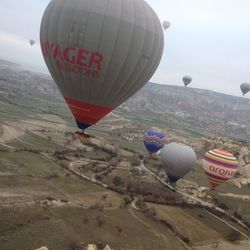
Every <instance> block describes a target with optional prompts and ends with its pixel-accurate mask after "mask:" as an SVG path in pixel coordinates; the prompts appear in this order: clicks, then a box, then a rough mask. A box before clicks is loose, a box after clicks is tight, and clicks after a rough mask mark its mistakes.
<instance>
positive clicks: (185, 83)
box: [182, 76, 192, 87]
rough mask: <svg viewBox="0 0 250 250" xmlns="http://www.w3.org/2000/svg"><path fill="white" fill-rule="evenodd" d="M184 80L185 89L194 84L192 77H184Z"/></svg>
mask: <svg viewBox="0 0 250 250" xmlns="http://www.w3.org/2000/svg"><path fill="white" fill-rule="evenodd" d="M182 80H183V83H184V85H185V87H187V85H188V84H190V83H191V82H192V77H191V76H183V78H182Z"/></svg>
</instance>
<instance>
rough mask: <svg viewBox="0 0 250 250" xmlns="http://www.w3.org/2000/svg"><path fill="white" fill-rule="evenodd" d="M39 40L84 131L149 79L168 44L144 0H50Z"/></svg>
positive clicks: (44, 54) (56, 78)
mask: <svg viewBox="0 0 250 250" xmlns="http://www.w3.org/2000/svg"><path fill="white" fill-rule="evenodd" d="M40 40H41V49H42V53H43V56H44V59H45V62H46V64H47V67H48V69H49V71H50V73H51V75H52V77H53V79H54V81H55V82H56V84H57V86H58V87H59V89H60V91H61V93H62V95H63V97H64V99H65V101H66V102H67V104H68V106H69V108H70V109H71V111H72V113H73V116H74V118H75V120H76V123H77V126H78V128H80V129H83V130H84V129H86V128H88V127H89V126H91V125H94V124H96V123H97V122H98V121H99V120H101V119H102V118H103V117H104V116H106V115H107V114H108V113H110V112H111V111H112V110H114V109H115V108H116V107H118V106H119V105H120V104H121V103H123V102H124V101H125V100H127V99H128V98H129V97H130V96H132V95H133V94H135V93H136V92H137V91H138V90H139V89H140V88H142V87H143V86H144V85H145V84H146V83H147V82H148V80H149V79H150V78H151V77H152V75H153V74H154V72H155V70H156V68H157V67H158V65H159V62H160V60H161V56H162V52H163V46H164V36H163V31H162V27H161V23H160V21H159V18H158V16H157V15H156V13H155V12H154V11H153V9H152V8H151V7H150V6H149V5H148V4H147V3H146V2H145V1H144V0H115V1H114V0H94V1H89V0H81V1H76V0H51V1H50V3H49V5H48V7H47V9H46V11H45V13H44V15H43V18H42V22H41V28H40Z"/></svg>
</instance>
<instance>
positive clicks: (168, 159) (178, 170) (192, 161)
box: [161, 142, 197, 182]
mask: <svg viewBox="0 0 250 250" xmlns="http://www.w3.org/2000/svg"><path fill="white" fill-rule="evenodd" d="M161 159H162V161H163V164H164V167H165V171H166V174H167V176H168V178H169V180H170V182H176V181H178V180H179V179H180V178H182V177H183V176H185V175H186V174H187V173H188V172H190V171H191V170H192V169H194V168H195V165H196V161H197V158H196V154H195V152H194V150H193V149H192V148H191V147H189V146H186V145H183V144H180V143H176V142H171V143H168V144H165V145H164V147H163V148H162V150H161Z"/></svg>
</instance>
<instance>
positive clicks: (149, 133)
mask: <svg viewBox="0 0 250 250" xmlns="http://www.w3.org/2000/svg"><path fill="white" fill-rule="evenodd" d="M143 142H144V145H145V147H146V149H147V150H148V153H149V155H153V154H156V153H157V152H158V151H159V150H160V149H161V148H162V147H163V146H164V144H165V142H166V136H165V135H164V134H163V133H161V132H158V131H155V130H146V131H145V132H144V139H143Z"/></svg>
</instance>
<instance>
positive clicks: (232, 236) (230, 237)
mask: <svg viewBox="0 0 250 250" xmlns="http://www.w3.org/2000/svg"><path fill="white" fill-rule="evenodd" d="M239 239H240V233H239V232H237V231H234V230H231V231H230V232H229V233H228V235H227V236H226V240H228V241H237V240H239Z"/></svg>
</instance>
